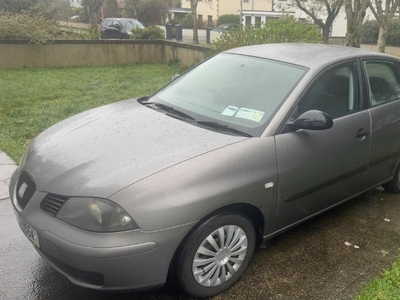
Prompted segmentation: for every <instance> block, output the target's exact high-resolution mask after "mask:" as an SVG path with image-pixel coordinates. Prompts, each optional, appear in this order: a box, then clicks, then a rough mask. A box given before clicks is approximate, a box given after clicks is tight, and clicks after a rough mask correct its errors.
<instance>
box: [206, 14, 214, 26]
mask: <svg viewBox="0 0 400 300" xmlns="http://www.w3.org/2000/svg"><path fill="white" fill-rule="evenodd" d="M207 26H208V27H213V19H212V16H210V15H209V16H208V17H207Z"/></svg>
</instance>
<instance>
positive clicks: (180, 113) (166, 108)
mask: <svg viewBox="0 0 400 300" xmlns="http://www.w3.org/2000/svg"><path fill="white" fill-rule="evenodd" d="M140 103H141V104H143V105H154V106H156V107H157V108H159V109H161V110H163V111H166V112H168V113H171V114H173V115H175V116H179V117H180V118H182V119H185V120H189V121H195V118H193V117H192V116H191V115H188V114H187V113H184V112H183V111H180V110H178V109H176V108H174V107H172V106H169V105H165V104H162V103H159V102H149V101H140Z"/></svg>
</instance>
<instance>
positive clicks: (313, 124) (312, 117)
mask: <svg viewBox="0 0 400 300" xmlns="http://www.w3.org/2000/svg"><path fill="white" fill-rule="evenodd" d="M287 126H288V127H289V128H290V129H292V130H299V129H305V130H325V129H329V128H332V126H333V120H332V118H331V117H330V116H329V115H328V114H327V113H324V112H322V111H319V110H309V111H306V112H305V113H303V114H302V115H301V116H300V117H298V118H297V119H295V120H292V121H289V122H288V123H287Z"/></svg>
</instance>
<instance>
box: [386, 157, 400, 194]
mask: <svg viewBox="0 0 400 300" xmlns="http://www.w3.org/2000/svg"><path fill="white" fill-rule="evenodd" d="M383 187H384V188H385V190H388V191H389V192H392V193H396V194H400V164H399V166H398V167H397V169H396V172H395V173H394V176H393V179H392V181H389V182H388V183H386V184H384V185H383Z"/></svg>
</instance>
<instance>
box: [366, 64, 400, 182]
mask: <svg viewBox="0 0 400 300" xmlns="http://www.w3.org/2000/svg"><path fill="white" fill-rule="evenodd" d="M362 65H363V68H364V71H365V74H366V78H367V82H368V91H369V93H368V94H367V98H368V103H369V107H370V108H369V112H370V114H371V123H372V124H371V129H372V130H371V133H372V134H371V151H370V157H369V168H368V170H367V172H366V177H365V180H364V183H363V187H364V188H365V189H366V188H368V187H371V186H375V185H379V184H382V183H383V182H385V181H387V180H388V179H390V178H391V177H392V176H393V173H394V171H395V168H396V166H397V164H398V162H399V159H400V73H399V68H398V64H397V63H396V62H395V61H391V60H386V59H385V60H382V59H380V60H379V59H376V58H375V59H365V60H363V62H362Z"/></svg>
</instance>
